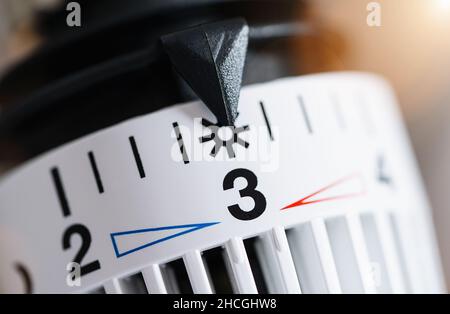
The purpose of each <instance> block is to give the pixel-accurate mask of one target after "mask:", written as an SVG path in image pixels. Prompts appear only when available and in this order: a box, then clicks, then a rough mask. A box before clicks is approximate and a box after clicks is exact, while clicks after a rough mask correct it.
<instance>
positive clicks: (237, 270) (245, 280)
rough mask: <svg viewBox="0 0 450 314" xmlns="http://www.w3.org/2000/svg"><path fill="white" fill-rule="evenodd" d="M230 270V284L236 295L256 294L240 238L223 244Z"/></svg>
mask: <svg viewBox="0 0 450 314" xmlns="http://www.w3.org/2000/svg"><path fill="white" fill-rule="evenodd" d="M225 249H226V251H227V257H228V263H229V267H230V268H231V272H232V276H231V280H232V284H233V287H234V288H235V290H236V292H237V293H258V290H257V288H256V283H255V279H254V278H253V273H252V269H251V268H250V263H249V261H248V257H247V252H246V251H245V247H244V243H243V241H242V238H237V237H236V238H233V239H231V240H229V241H228V242H227V243H226V244H225Z"/></svg>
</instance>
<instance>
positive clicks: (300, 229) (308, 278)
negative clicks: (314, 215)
mask: <svg viewBox="0 0 450 314" xmlns="http://www.w3.org/2000/svg"><path fill="white" fill-rule="evenodd" d="M288 239H289V245H290V248H291V252H292V255H293V259H294V264H295V268H296V270H297V275H298V279H299V282H300V287H301V289H302V292H303V293H341V287H340V284H339V279H338V275H337V271H336V265H335V263H334V259H333V255H332V252H331V247H330V242H329V240H328V235H327V230H326V228H325V224H324V221H323V220H322V219H316V220H313V221H311V222H309V223H304V224H301V225H299V226H296V227H294V228H292V229H291V230H289V232H288Z"/></svg>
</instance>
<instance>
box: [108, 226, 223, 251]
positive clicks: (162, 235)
mask: <svg viewBox="0 0 450 314" xmlns="http://www.w3.org/2000/svg"><path fill="white" fill-rule="evenodd" d="M218 223H219V222H209V223H199V224H190V225H178V226H165V227H157V228H147V229H137V230H130V231H123V232H114V233H111V241H112V244H113V248H114V252H115V254H116V257H117V258H119V257H122V256H125V255H128V254H131V253H134V252H137V251H140V250H142V249H145V248H147V247H149V246H152V245H155V244H158V243H161V242H164V241H168V240H170V239H173V238H176V237H179V236H182V235H185V234H187V233H191V232H194V231H197V230H200V229H203V228H206V227H210V226H213V225H216V224H218ZM146 236H148V237H147V238H146ZM120 246H127V247H128V248H126V249H124V250H122V251H121V250H120V249H119V247H120ZM122 249H123V247H122Z"/></svg>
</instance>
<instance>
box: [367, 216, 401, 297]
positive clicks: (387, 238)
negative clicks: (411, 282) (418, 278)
mask: <svg viewBox="0 0 450 314" xmlns="http://www.w3.org/2000/svg"><path fill="white" fill-rule="evenodd" d="M374 217H375V222H376V226H377V231H378V235H379V237H380V243H381V248H382V250H383V255H384V258H385V261H386V269H387V273H388V276H389V281H390V283H391V287H392V292H393V293H406V292H407V288H406V283H405V282H406V280H408V278H404V276H405V275H406V273H405V272H403V271H402V267H401V265H400V260H399V256H398V252H397V248H396V245H395V240H394V235H393V232H392V228H391V224H390V221H389V216H388V214H387V213H385V212H379V213H375V214H374Z"/></svg>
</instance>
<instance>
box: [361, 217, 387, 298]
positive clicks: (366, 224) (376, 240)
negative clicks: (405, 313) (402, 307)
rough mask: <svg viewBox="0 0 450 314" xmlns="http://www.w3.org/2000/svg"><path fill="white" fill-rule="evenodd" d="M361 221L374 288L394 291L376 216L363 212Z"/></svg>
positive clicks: (381, 290) (382, 291) (379, 290)
mask: <svg viewBox="0 0 450 314" xmlns="http://www.w3.org/2000/svg"><path fill="white" fill-rule="evenodd" d="M360 221H361V227H362V231H363V235H364V241H365V243H366V246H367V253H368V255H369V262H370V267H371V275H372V280H373V284H374V288H375V290H376V291H377V292H378V293H392V291H393V290H392V285H391V279H390V278H389V274H388V270H387V265H386V258H385V254H384V252H383V247H382V245H381V240H380V235H379V233H378V228H377V224H376V221H375V217H374V215H373V214H369V213H366V214H362V215H361V216H360Z"/></svg>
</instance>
